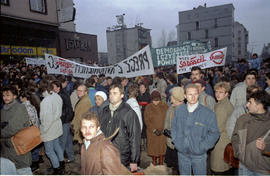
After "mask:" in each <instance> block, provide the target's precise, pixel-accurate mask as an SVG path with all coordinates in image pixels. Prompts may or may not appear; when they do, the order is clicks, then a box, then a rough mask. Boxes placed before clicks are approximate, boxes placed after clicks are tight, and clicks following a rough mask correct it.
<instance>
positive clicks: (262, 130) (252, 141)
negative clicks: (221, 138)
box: [231, 91, 270, 175]
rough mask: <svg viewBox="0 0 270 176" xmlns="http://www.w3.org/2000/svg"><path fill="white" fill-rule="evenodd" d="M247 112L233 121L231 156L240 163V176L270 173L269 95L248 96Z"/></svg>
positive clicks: (254, 94) (263, 92) (261, 93)
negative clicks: (234, 123) (234, 122)
mask: <svg viewBox="0 0 270 176" xmlns="http://www.w3.org/2000/svg"><path fill="white" fill-rule="evenodd" d="M246 106H247V108H248V112H249V113H246V114H244V115H242V116H241V117H240V118H239V119H237V121H236V125H235V128H234V131H233V134H232V139H231V140H232V146H233V151H234V156H235V157H236V158H238V159H239V160H240V163H239V173H238V174H239V175H260V174H265V175H267V174H269V173H270V157H269V153H270V135H269V133H270V116H269V109H268V107H269V106H270V96H269V95H268V94H267V93H266V92H265V91H258V92H255V93H253V94H251V95H250V96H249V98H248V102H247V105H246Z"/></svg>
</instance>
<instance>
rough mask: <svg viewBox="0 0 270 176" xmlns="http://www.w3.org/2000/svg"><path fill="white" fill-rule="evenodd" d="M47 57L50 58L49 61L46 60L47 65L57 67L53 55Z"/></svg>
mask: <svg viewBox="0 0 270 176" xmlns="http://www.w3.org/2000/svg"><path fill="white" fill-rule="evenodd" d="M48 58H49V59H51V60H52V62H51V63H50V62H48V65H49V67H50V68H55V69H57V68H58V67H59V65H55V63H54V58H53V56H48Z"/></svg>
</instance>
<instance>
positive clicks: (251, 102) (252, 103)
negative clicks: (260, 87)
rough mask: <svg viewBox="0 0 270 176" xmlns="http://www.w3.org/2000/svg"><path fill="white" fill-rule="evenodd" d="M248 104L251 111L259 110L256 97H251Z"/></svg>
mask: <svg viewBox="0 0 270 176" xmlns="http://www.w3.org/2000/svg"><path fill="white" fill-rule="evenodd" d="M246 106H247V108H248V112H250V113H257V112H258V111H259V104H257V103H256V102H255V100H254V98H250V99H249V100H248V102H247V105H246Z"/></svg>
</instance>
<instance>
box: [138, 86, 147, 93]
mask: <svg viewBox="0 0 270 176" xmlns="http://www.w3.org/2000/svg"><path fill="white" fill-rule="evenodd" d="M139 90H140V93H141V94H144V93H145V91H146V87H145V86H144V85H143V84H141V85H140V89H139Z"/></svg>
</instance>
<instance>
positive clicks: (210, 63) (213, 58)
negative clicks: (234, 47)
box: [176, 48, 227, 74]
mask: <svg viewBox="0 0 270 176" xmlns="http://www.w3.org/2000/svg"><path fill="white" fill-rule="evenodd" d="M226 52H227V48H222V49H218V50H215V51H212V52H209V53H205V54H197V55H188V56H179V57H178V58H177V64H176V70H177V74H182V73H187V72H191V68H192V67H194V66H199V67H201V69H205V68H211V67H218V66H224V65H225V59H226Z"/></svg>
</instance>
